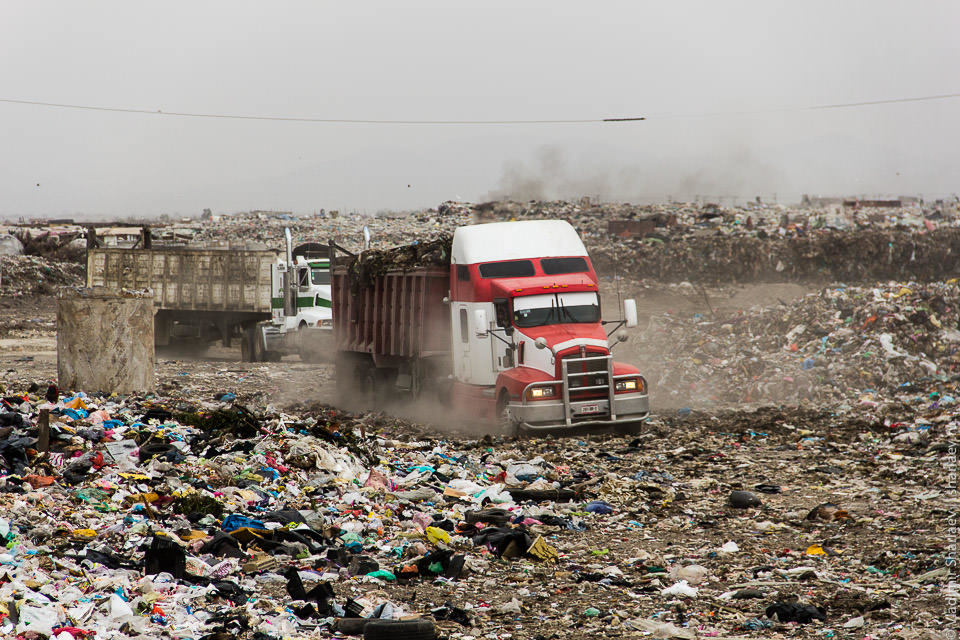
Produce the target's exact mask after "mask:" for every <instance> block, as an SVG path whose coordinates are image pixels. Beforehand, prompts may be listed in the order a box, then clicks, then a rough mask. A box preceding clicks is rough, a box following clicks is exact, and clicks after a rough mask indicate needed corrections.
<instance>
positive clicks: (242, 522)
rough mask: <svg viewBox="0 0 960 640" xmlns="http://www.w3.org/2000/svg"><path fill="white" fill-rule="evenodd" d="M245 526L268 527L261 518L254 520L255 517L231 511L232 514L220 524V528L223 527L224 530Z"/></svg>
mask: <svg viewBox="0 0 960 640" xmlns="http://www.w3.org/2000/svg"><path fill="white" fill-rule="evenodd" d="M243 527H246V528H248V529H266V528H267V527H266V526H264V524H263V523H262V522H260V521H259V520H254V519H253V518H248V517H246V516H241V515H240V514H237V513H231V514H230V515H228V516H227V517H226V518H225V519H224V521H223V524H222V525H220V528H221V529H223V530H224V531H236V530H237V529H241V528H243Z"/></svg>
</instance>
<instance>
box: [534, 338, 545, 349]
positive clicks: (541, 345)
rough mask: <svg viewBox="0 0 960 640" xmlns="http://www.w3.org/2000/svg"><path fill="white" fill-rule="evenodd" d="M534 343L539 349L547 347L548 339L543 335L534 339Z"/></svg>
mask: <svg viewBox="0 0 960 640" xmlns="http://www.w3.org/2000/svg"><path fill="white" fill-rule="evenodd" d="M533 344H534V345H536V347H537V349H546V348H547V339H546V338H544V337H543V336H541V337H539V338H537V339H536V340H534V341H533Z"/></svg>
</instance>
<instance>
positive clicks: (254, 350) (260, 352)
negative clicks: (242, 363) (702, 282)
mask: <svg viewBox="0 0 960 640" xmlns="http://www.w3.org/2000/svg"><path fill="white" fill-rule="evenodd" d="M264 356H265V354H264V349H263V338H261V337H260V331H259V330H258V329H257V328H256V327H254V328H253V329H251V330H250V362H263V361H264V359H265V358H264Z"/></svg>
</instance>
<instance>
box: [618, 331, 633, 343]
mask: <svg viewBox="0 0 960 640" xmlns="http://www.w3.org/2000/svg"><path fill="white" fill-rule="evenodd" d="M629 339H630V336H628V335H627V334H625V333H618V334H617V342H626V341H627V340H629Z"/></svg>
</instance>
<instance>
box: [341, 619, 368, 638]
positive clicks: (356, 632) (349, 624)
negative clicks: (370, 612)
mask: <svg viewBox="0 0 960 640" xmlns="http://www.w3.org/2000/svg"><path fill="white" fill-rule="evenodd" d="M374 620H376V618H338V619H337V623H336V625H335V626H336V628H337V631H339V632H340V633H345V634H347V635H348V636H362V635H363V630H364V629H366V627H367V625H368V624H370V623H371V622H373V621H374Z"/></svg>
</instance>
